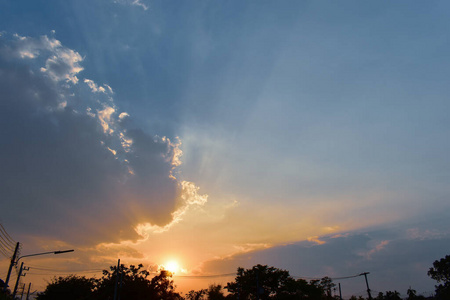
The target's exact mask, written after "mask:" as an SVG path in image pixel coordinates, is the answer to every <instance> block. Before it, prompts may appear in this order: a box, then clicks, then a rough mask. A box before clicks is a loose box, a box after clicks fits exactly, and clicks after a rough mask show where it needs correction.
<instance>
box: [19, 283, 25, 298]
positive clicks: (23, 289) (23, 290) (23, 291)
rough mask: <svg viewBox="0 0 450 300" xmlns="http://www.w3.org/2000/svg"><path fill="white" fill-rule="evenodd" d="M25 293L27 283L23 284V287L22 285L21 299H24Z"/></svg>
mask: <svg viewBox="0 0 450 300" xmlns="http://www.w3.org/2000/svg"><path fill="white" fill-rule="evenodd" d="M24 293H25V283H24V284H23V287H22V294H21V295H20V300H22V299H23V294H24Z"/></svg>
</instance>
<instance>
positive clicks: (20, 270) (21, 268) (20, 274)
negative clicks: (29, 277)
mask: <svg viewBox="0 0 450 300" xmlns="http://www.w3.org/2000/svg"><path fill="white" fill-rule="evenodd" d="M22 270H23V262H22V263H21V264H20V269H19V275H17V280H16V285H15V286H14V292H13V294H12V298H13V299H15V298H16V292H17V287H18V285H19V281H20V277H21V276H22ZM23 276H25V275H23Z"/></svg>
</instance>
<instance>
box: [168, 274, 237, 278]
mask: <svg viewBox="0 0 450 300" xmlns="http://www.w3.org/2000/svg"><path fill="white" fill-rule="evenodd" d="M234 275H236V273H226V274H214V275H176V274H174V275H173V277H177V278H191V279H196V278H198V279H201V278H218V277H229V276H234Z"/></svg>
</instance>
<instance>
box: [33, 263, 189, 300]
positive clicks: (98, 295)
mask: <svg viewBox="0 0 450 300" xmlns="http://www.w3.org/2000/svg"><path fill="white" fill-rule="evenodd" d="M142 268H143V266H142V265H139V266H137V267H136V266H133V265H131V266H130V267H129V268H128V267H126V266H124V265H121V266H120V267H119V270H117V267H115V266H112V267H110V270H104V271H103V276H102V278H100V279H94V278H85V277H78V276H74V275H71V276H67V277H59V278H55V279H53V280H52V282H51V283H49V285H48V286H47V288H46V289H45V291H44V292H42V293H39V294H38V298H37V299H38V300H56V299H65V300H107V299H113V297H114V292H115V290H116V282H117V293H118V298H119V297H120V299H121V300H156V299H158V300H159V299H167V300H179V299H182V297H181V296H180V295H179V294H178V293H176V292H174V285H173V281H172V280H171V279H170V277H171V276H172V274H171V273H170V272H168V271H164V270H163V271H161V272H160V273H159V274H158V275H156V276H155V277H153V278H151V279H149V278H148V277H149V275H150V273H149V272H148V271H147V270H143V269H142ZM117 276H118V277H117Z"/></svg>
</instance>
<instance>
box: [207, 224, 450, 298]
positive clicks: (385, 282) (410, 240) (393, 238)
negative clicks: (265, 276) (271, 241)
mask: <svg viewBox="0 0 450 300" xmlns="http://www.w3.org/2000/svg"><path fill="white" fill-rule="evenodd" d="M417 225H420V226H421V225H423V224H413V225H412V224H409V226H408V225H404V226H400V227H397V228H389V229H387V228H384V229H377V230H371V231H367V232H353V233H348V234H343V235H334V236H325V237H321V238H319V239H318V240H319V241H320V243H317V242H313V241H304V242H298V243H293V244H288V245H282V246H277V247H273V248H270V249H266V250H262V251H253V252H248V253H244V254H239V255H235V256H232V257H228V258H226V259H222V260H213V261H210V262H208V263H206V264H204V266H203V270H204V271H205V272H211V273H217V272H218V271H219V270H220V272H223V273H229V272H233V271H235V270H236V268H237V267H238V266H241V267H246V268H249V267H251V266H253V265H255V264H267V265H271V266H275V267H278V268H281V269H286V270H289V271H290V274H291V275H293V276H299V277H304V278H306V279H311V278H315V277H317V278H320V277H323V276H329V277H332V278H333V277H334V278H338V277H343V276H351V275H357V274H361V273H362V272H370V274H369V277H368V279H369V284H370V288H371V289H372V290H373V292H374V293H378V292H380V291H381V292H385V291H387V290H398V291H399V292H401V293H402V294H404V295H405V294H406V290H407V289H408V288H409V287H410V286H411V287H412V288H414V289H416V290H417V291H418V292H420V293H423V294H424V295H429V294H430V293H432V292H433V291H434V284H435V282H434V281H433V280H431V279H430V278H429V277H428V276H427V271H428V269H429V268H430V267H431V266H432V263H433V261H434V260H436V259H439V258H441V257H444V256H445V255H447V254H448V253H447V252H446V251H447V250H446V249H448V248H449V246H450V235H449V232H448V230H447V231H445V230H442V229H433V230H430V229H424V228H420V227H415V226H417ZM425 228H426V227H425ZM322 242H324V243H322ZM334 282H335V283H338V282H340V283H341V286H342V289H343V294H344V295H351V294H358V295H365V290H366V287H365V281H364V277H362V276H360V277H355V278H351V279H335V280H334Z"/></svg>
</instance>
